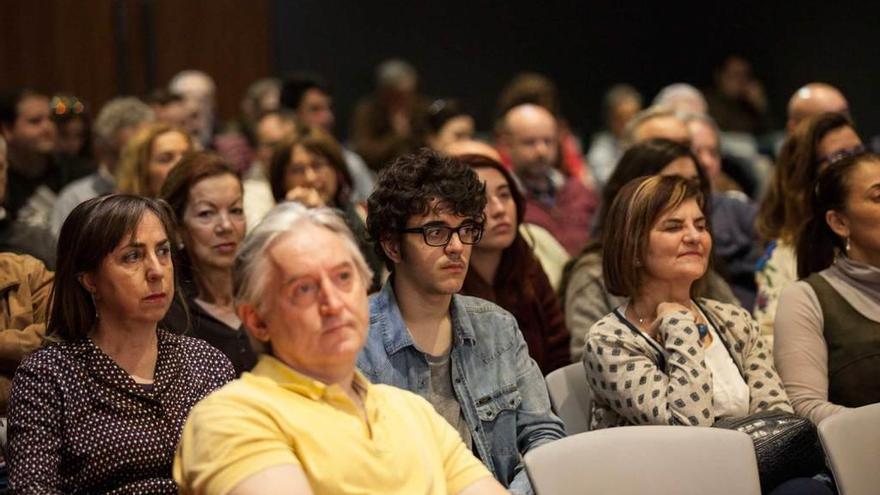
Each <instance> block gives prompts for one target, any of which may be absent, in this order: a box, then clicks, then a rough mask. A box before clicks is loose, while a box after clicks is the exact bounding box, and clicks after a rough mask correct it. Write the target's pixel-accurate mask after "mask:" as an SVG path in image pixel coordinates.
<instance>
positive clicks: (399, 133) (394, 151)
mask: <svg viewBox="0 0 880 495" xmlns="http://www.w3.org/2000/svg"><path fill="white" fill-rule="evenodd" d="M418 82H419V78H418V74H417V73H416V70H415V69H414V68H413V66H412V65H410V64H409V63H407V62H405V61H403V60H400V59H391V60H386V61H384V62H382V63H381V64H379V66H378V67H377V68H376V94H375V95H373V96H371V97H368V98H366V99H363V100H361V101H360V102H359V103H358V104H357V106H356V107H355V110H354V118H353V120H352V136H353V140H354V150H355V151H356V152H357V153H358V154H359V155H360V156H362V157H363V158H364V160H365V161H366V162H367V165H368V166H369V167H370V168H371V169H373V170H377V171H378V170H380V169H382V168H383V167H384V166H385V165H387V164H388V163H390V162H391V161H392V160H394V159H395V158H397V157H398V156H401V155H404V154H406V153H409V152H411V151H414V150H415V149H416V148H417V147H418V146H419V140H420V138H421V136H422V135H423V134H424V133H423V131H422V129H421V126H422V125H423V122H424V120H425V113H426V112H427V109H428V102H427V101H426V100H425V99H424V98H423V97H422V96H421V95H419V94H418V92H417V89H418Z"/></svg>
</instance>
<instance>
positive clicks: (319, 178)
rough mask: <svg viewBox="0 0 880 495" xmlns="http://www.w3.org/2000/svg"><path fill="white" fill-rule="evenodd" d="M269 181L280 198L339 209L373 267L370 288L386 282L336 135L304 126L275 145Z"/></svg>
mask: <svg viewBox="0 0 880 495" xmlns="http://www.w3.org/2000/svg"><path fill="white" fill-rule="evenodd" d="M269 183H270V185H271V186H272V195H273V196H274V197H275V201H276V202H279V203H280V202H282V201H296V202H299V203H302V204H304V205H306V206H307V207H309V208H316V207H319V206H330V207H332V208H336V209H338V210H339V211H340V212H341V213H342V216H343V217H344V218H345V221H346V222H347V223H348V227H349V228H350V229H351V230H352V232H354V235H355V238H356V239H357V240H358V245H359V246H360V248H361V252H362V253H363V255H364V258H365V259H366V260H367V263H368V264H369V265H370V269H371V270H373V274H374V279H373V283H372V284H370V286H369V287H368V288H369V290H370V292H375V291H376V290H378V289H379V286H380V285H381V282H382V264H381V262H380V261H379V259H378V257H377V256H376V254H375V250H374V249H373V246H372V243H370V242H369V241H368V240H367V234H366V228H365V226H364V218H365V217H366V214H365V211H364V208H363V207H362V206H361V205H359V204H356V203H354V202H352V201H351V199H350V197H351V196H350V193H351V178H350V177H349V175H348V170H347V169H346V168H345V162H344V161H343V158H342V148H341V146H339V143H337V142H336V140H335V139H333V136H331V135H330V134H328V133H327V132H325V131H323V130H321V129H320V128H317V127H307V128H305V129H302V130H301V131H300V132H299V133H298V135H296V136H295V137H293V138H292V139H288V140H287V141H284V142H283V143H281V144H280V145H278V146H277V147H276V148H275V152H274V153H273V155H272V162H271V166H270V168H269Z"/></svg>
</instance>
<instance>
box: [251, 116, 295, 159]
mask: <svg viewBox="0 0 880 495" xmlns="http://www.w3.org/2000/svg"><path fill="white" fill-rule="evenodd" d="M295 131H296V128H295V127H294V125H293V122H292V121H290V120H286V119H284V118H282V117H281V116H280V115H278V114H277V113H270V114H268V115H266V116H265V117H263V118H262V119H260V121H259V122H258V123H257V129H256V138H257V160H259V162H260V164H261V165H262V166H263V167H264V170H265V171H267V172H268V169H269V163H270V162H271V161H272V152H273V151H274V150H275V147H276V146H278V144H279V143H281V141H283V140H284V138H285V137H287V136H290V135H292V134H293V133H294V132H295Z"/></svg>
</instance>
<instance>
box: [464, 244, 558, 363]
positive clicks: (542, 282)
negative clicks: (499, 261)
mask: <svg viewBox="0 0 880 495" xmlns="http://www.w3.org/2000/svg"><path fill="white" fill-rule="evenodd" d="M529 264H530V265H532V266H529V269H528V270H526V272H527V273H528V275H527V278H526V283H528V284H529V286H530V289H531V290H529V288H527V287H512V286H510V284H505V283H503V282H502V281H500V280H499V276H496V277H495V278H496V280H495V283H494V284H492V285H490V284H489V283H488V282H486V281H485V280H483V278H482V277H480V275H479V274H478V273H477V272H476V270H473V269H471V270H468V273H467V277H466V278H465V279H464V286H462V288H461V293H462V294H464V295H466V296H474V297H479V298H481V299H486V300H487V301H492V302H493V303H495V304H497V305H499V306H501V307H502V308H504V309H506V310H507V311H510V312H511V313H512V314H513V316H514V317H515V318H516V321H517V323H519V328H520V331H521V332H522V334H523V338H524V339H525V341H526V345H527V346H528V348H529V354H530V355H531V356H532V359H534V360H535V362H537V363H538V367H540V368H541V372H542V373H543V374H544V375H546V374H547V373H550V372H551V371H553V370H555V369H557V368H561V367H563V366H566V365H568V364H571V354H570V352H569V341H570V339H571V336H570V335H569V333H568V329H567V328H566V327H565V318H564V317H563V315H562V310H561V309H560V307H559V300H558V299H557V297H556V292H555V291H554V290H553V286H551V285H550V280H549V279H548V278H547V275H546V274H545V273H544V270H543V269H542V268H541V266H540V265H539V264H538V262H537V261H536V260H535V259H534V258H533V257H530V259H529ZM501 271H502V270H501V269H499V271H498V273H499V275H501Z"/></svg>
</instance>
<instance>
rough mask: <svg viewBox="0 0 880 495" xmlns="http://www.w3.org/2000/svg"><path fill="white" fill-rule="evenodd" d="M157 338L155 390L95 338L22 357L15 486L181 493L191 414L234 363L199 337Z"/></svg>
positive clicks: (12, 460)
mask: <svg viewBox="0 0 880 495" xmlns="http://www.w3.org/2000/svg"><path fill="white" fill-rule="evenodd" d="M158 339H159V342H158V346H159V353H158V357H157V360H156V370H155V374H154V382H153V387H152V389H150V390H147V389H145V388H144V387H142V386H141V385H140V384H138V383H136V382H135V381H134V380H133V379H132V377H131V376H130V375H129V374H128V373H126V372H125V370H123V369H122V368H120V367H119V365H117V364H116V362H115V361H113V359H112V358H111V357H110V356H108V355H107V354H105V353H104V352H103V351H101V349H100V348H99V347H98V346H96V345H95V344H94V343H93V342H92V341H91V340H90V339H81V340H77V341H73V342H62V343H54V344H50V345H49V346H48V347H46V348H44V349H41V350H39V351H37V352H36V353H34V354H33V355H32V356H31V357H30V358H28V359H26V360H25V361H24V363H22V365H21V366H20V367H19V368H18V371H17V372H16V374H15V378H14V379H13V382H12V399H11V401H10V409H9V430H8V434H9V446H8V457H7V460H8V462H9V482H10V486H11V488H12V491H13V492H14V493H22V494H27V493H168V494H171V493H177V485H176V484H175V483H174V480H173V479H172V475H171V466H172V463H173V461H174V451H175V449H176V448H177V444H178V442H179V441H180V434H181V431H182V429H183V424H184V421H185V420H186V417H187V415H188V414H189V411H190V409H191V408H192V406H194V405H195V403H196V402H198V401H199V400H201V399H202V398H203V397H205V396H206V395H208V394H209V393H211V392H212V391H213V390H215V389H216V388H218V387H220V386H221V385H223V384H225V383H226V382H228V381H230V380H232V378H233V371H232V365H231V364H230V363H229V360H228V359H226V357H224V356H223V354H221V353H220V352H219V351H217V350H216V349H214V348H212V347H211V346H209V345H207V344H206V343H205V342H202V341H200V340H198V339H191V338H188V337H183V336H179V335H173V334H171V333H169V332H166V331H164V330H159V331H158Z"/></svg>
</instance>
